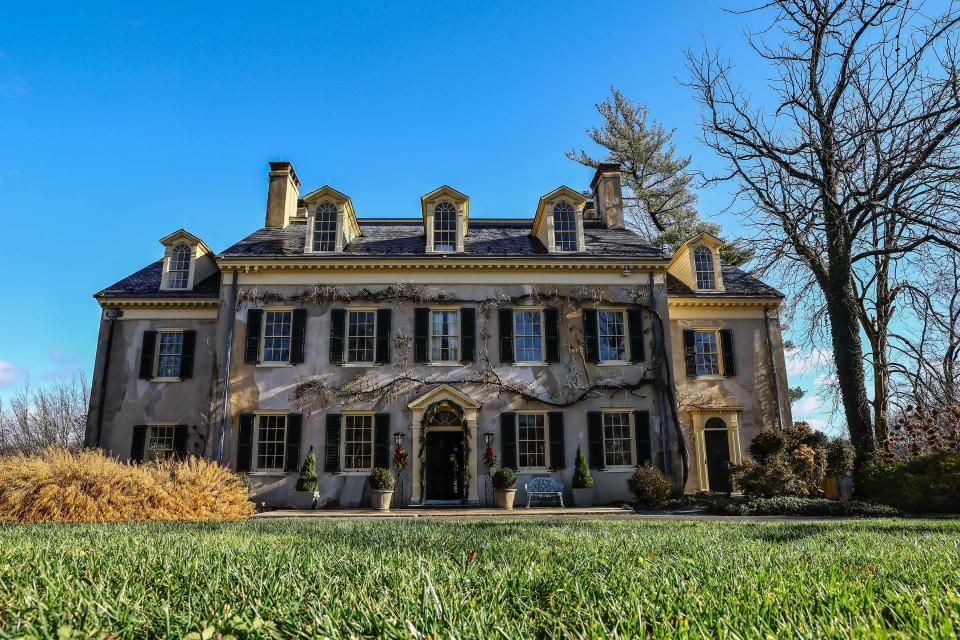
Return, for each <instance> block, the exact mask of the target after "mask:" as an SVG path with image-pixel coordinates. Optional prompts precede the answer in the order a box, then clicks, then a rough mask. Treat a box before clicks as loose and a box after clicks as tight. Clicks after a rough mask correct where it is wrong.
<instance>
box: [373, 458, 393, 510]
mask: <svg viewBox="0 0 960 640" xmlns="http://www.w3.org/2000/svg"><path fill="white" fill-rule="evenodd" d="M368 482H369V483H370V506H371V507H372V508H374V509H377V510H378V511H389V510H390V502H391V500H393V486H394V483H395V482H396V479H395V478H394V477H393V474H391V473H390V472H389V471H387V470H386V469H383V468H381V467H377V468H376V469H374V470H373V472H372V473H371V474H370V479H369V480H368Z"/></svg>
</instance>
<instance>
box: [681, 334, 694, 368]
mask: <svg viewBox="0 0 960 640" xmlns="http://www.w3.org/2000/svg"><path fill="white" fill-rule="evenodd" d="M683 360H684V362H685V363H686V366H687V375H688V376H690V377H693V376H696V375H697V344H696V338H695V337H694V332H693V329H684V330H683Z"/></svg>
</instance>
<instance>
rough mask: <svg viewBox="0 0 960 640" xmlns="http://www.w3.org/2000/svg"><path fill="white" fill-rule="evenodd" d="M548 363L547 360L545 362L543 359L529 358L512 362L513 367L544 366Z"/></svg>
mask: <svg viewBox="0 0 960 640" xmlns="http://www.w3.org/2000/svg"><path fill="white" fill-rule="evenodd" d="M549 364H550V363H549V362H545V361H543V360H530V361H521V362H514V363H513V366H514V367H546V366H548V365H549Z"/></svg>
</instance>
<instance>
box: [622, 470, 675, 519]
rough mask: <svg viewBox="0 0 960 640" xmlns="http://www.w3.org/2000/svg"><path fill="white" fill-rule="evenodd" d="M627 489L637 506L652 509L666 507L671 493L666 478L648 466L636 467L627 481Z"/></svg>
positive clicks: (671, 489)
mask: <svg viewBox="0 0 960 640" xmlns="http://www.w3.org/2000/svg"><path fill="white" fill-rule="evenodd" d="M627 487H628V488H629V489H630V491H631V492H632V493H633V495H634V496H636V498H637V504H638V505H640V506H641V507H651V508H654V509H659V508H661V507H664V506H666V504H667V501H668V500H670V494H671V493H672V491H673V487H672V486H670V481H669V480H667V478H666V476H664V475H663V473H662V472H661V471H660V470H659V469H654V468H653V467H650V466H642V467H638V468H637V470H636V471H634V472H633V475H631V476H630V479H629V480H627Z"/></svg>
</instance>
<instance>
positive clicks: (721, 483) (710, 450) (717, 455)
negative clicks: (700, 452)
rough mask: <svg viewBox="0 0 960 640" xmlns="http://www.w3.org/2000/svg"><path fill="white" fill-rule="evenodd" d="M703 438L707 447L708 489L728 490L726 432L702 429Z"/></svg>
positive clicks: (727, 442) (728, 453)
mask: <svg viewBox="0 0 960 640" xmlns="http://www.w3.org/2000/svg"><path fill="white" fill-rule="evenodd" d="M703 440H704V444H705V445H706V449H707V478H708V479H709V482H710V491H723V492H727V491H730V470H729V469H728V468H727V463H729V462H730V443H729V441H728V440H727V432H726V430H723V431H704V432H703Z"/></svg>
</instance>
